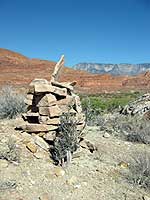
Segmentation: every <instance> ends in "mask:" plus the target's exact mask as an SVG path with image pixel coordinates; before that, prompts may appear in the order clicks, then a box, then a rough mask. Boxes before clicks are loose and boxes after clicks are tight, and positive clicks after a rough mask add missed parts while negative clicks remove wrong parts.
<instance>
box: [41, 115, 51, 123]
mask: <svg viewBox="0 0 150 200" xmlns="http://www.w3.org/2000/svg"><path fill="white" fill-rule="evenodd" d="M48 119H49V116H39V123H40V124H47V121H48Z"/></svg>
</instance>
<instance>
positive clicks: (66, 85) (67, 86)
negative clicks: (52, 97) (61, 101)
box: [51, 81, 73, 91]
mask: <svg viewBox="0 0 150 200" xmlns="http://www.w3.org/2000/svg"><path fill="white" fill-rule="evenodd" d="M51 84H52V85H54V86H56V87H60V88H66V89H69V90H71V91H73V87H72V85H70V83H68V82H61V83H59V82H57V81H52V82H51Z"/></svg>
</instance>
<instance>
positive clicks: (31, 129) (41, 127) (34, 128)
mask: <svg viewBox="0 0 150 200" xmlns="http://www.w3.org/2000/svg"><path fill="white" fill-rule="evenodd" d="M57 128H58V127H57V126H53V125H45V124H27V125H26V129H25V130H26V132H28V133H36V132H48V131H51V130H56V129H57Z"/></svg>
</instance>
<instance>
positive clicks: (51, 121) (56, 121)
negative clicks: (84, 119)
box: [46, 117, 60, 125]
mask: <svg viewBox="0 0 150 200" xmlns="http://www.w3.org/2000/svg"><path fill="white" fill-rule="evenodd" d="M46 124H51V125H59V124H60V119H59V117H54V118H49V119H48V120H47V121H46Z"/></svg>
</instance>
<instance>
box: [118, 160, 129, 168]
mask: <svg viewBox="0 0 150 200" xmlns="http://www.w3.org/2000/svg"><path fill="white" fill-rule="evenodd" d="M118 165H119V166H120V167H121V168H128V167H129V164H128V163H126V162H124V161H121V162H120V163H119V164H118Z"/></svg>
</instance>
